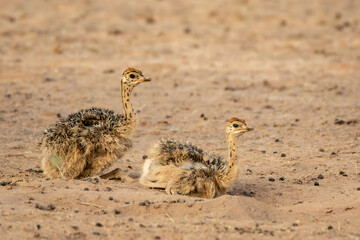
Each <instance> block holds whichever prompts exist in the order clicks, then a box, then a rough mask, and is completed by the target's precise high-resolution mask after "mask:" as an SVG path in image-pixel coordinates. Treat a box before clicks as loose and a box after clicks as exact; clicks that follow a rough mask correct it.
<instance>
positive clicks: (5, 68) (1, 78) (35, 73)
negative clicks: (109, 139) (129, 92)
mask: <svg viewBox="0 0 360 240" xmlns="http://www.w3.org/2000/svg"><path fill="white" fill-rule="evenodd" d="M128 66H133V67H137V68H140V69H141V70H143V72H144V73H145V74H146V75H148V76H151V77H152V78H153V81H152V82H151V83H149V84H143V85H141V86H139V87H137V88H136V89H135V90H134V95H133V105H134V107H135V108H136V109H137V110H138V119H139V120H138V128H137V130H136V132H135V133H134V134H133V137H132V139H133V141H134V148H133V150H132V151H130V152H128V153H127V154H126V155H125V157H124V158H123V159H120V160H117V162H116V164H115V165H114V166H112V168H111V169H113V168H115V167H120V168H122V169H123V170H125V171H126V172H127V173H128V174H130V175H131V176H133V177H138V176H139V174H140V172H141V167H142V163H143V155H144V154H146V149H147V148H148V147H149V146H150V144H151V143H152V142H154V141H156V140H157V139H159V138H160V137H161V136H164V137H165V136H172V137H174V138H177V139H181V140H190V141H191V142H192V143H193V144H196V145H199V146H200V147H202V148H204V149H207V150H209V151H212V152H214V153H217V154H221V155H224V156H226V155H227V153H226V151H227V148H226V142H225V134H224V127H225V120H226V119H228V118H230V117H233V116H236V117H240V118H244V119H246V120H247V122H248V125H249V126H252V127H254V128H255V131H254V132H252V133H249V134H246V135H244V136H243V137H242V138H241V141H240V142H241V147H240V159H239V162H240V166H239V169H240V174H239V177H238V180H237V182H236V183H235V185H234V187H233V189H232V190H231V191H229V193H228V194H226V195H224V196H221V197H219V198H216V199H212V200H203V199H198V198H191V197H186V196H168V195H166V194H165V193H164V192H163V191H158V190H151V189H146V188H144V187H142V186H141V185H140V184H139V183H122V182H119V181H110V180H99V181H98V182H96V181H92V182H89V181H82V180H49V179H46V177H45V176H44V175H43V174H42V172H41V171H40V170H41V169H40V161H41V153H40V151H39V150H38V149H37V148H36V142H37V140H38V138H39V136H40V134H41V132H42V131H43V130H44V129H45V128H46V127H48V126H49V125H51V124H53V123H54V122H56V121H57V120H58V117H59V116H66V115H67V114H69V113H72V112H75V111H77V110H79V109H82V108H88V107H92V106H98V107H105V108H109V109H113V110H115V111H118V112H121V111H122V109H121V102H120V93H119V91H120V85H119V84H120V76H121V73H122V71H123V70H124V69H125V68H126V67H128ZM0 86H1V92H0V101H1V105H0V135H1V136H0V143H1V144H0V164H1V168H0V182H1V186H0V215H1V217H0V238H1V239H34V238H35V239H194V238H196V239H240V238H242V239H258V238H259V239H260V238H261V239H360V198H359V197H360V170H359V169H360V97H359V93H360V2H359V1H352V0H348V1H345V0H344V1H336V0H333V1H326V0H322V1H320V0H319V1H312V0H303V1H297V0H293V1H280V0H278V1H256V0H238V1H235V0H234V1H232V0H228V1H205V0H202V1H190V0H188V1H164V0H163V1H161V0H159V1H152V0H146V1H141V3H140V1H116V0H104V1H91V0H87V1H85V0H83V1H70V0H67V1H45V0H43V1H41V0H33V1H21V0H12V1H5V0H1V1H0ZM201 116H202V117H201ZM111 169H109V170H111ZM271 180H273V181H271ZM10 181H11V184H9V182H10ZM316 185H318V186H316Z"/></svg>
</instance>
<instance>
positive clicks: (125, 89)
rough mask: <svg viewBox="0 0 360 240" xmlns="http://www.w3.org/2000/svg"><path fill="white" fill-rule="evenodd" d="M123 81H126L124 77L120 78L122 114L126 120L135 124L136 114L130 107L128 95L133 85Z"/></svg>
mask: <svg viewBox="0 0 360 240" xmlns="http://www.w3.org/2000/svg"><path fill="white" fill-rule="evenodd" d="M124 81H126V80H125V79H124V78H122V79H121V99H122V103H123V107H124V116H125V119H126V120H127V122H129V124H135V122H136V115H135V111H134V109H133V108H132V105H131V102H130V96H131V92H132V90H133V88H134V86H131V85H128V84H125V83H124Z"/></svg>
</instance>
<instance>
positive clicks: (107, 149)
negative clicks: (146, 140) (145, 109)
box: [39, 68, 150, 178]
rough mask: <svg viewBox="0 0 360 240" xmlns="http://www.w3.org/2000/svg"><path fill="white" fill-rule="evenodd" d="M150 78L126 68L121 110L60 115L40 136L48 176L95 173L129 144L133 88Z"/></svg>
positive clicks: (91, 110)
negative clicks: (116, 112)
mask: <svg viewBox="0 0 360 240" xmlns="http://www.w3.org/2000/svg"><path fill="white" fill-rule="evenodd" d="M146 81H150V79H149V78H145V77H144V76H143V74H142V72H141V71H139V70H137V69H134V68H128V69H126V70H125V71H124V73H123V76H122V79H121V96H122V101H123V107H124V114H123V115H120V114H115V113H114V112H113V111H111V110H107V109H102V108H91V109H86V110H81V111H79V112H77V113H74V114H71V115H69V116H68V117H66V118H63V119H61V120H60V121H59V122H58V123H56V124H55V125H53V126H51V127H50V128H48V129H47V130H45V131H44V132H43V134H42V138H41V140H40V143H39V145H40V147H41V149H42V150H43V153H44V158H43V160H42V168H43V170H44V173H45V175H47V176H49V177H51V178H83V177H90V176H93V175H95V174H98V173H99V172H100V171H102V170H103V169H105V168H106V167H108V166H109V165H110V164H111V163H113V161H114V160H115V159H117V158H120V157H122V156H123V155H124V153H125V152H126V151H127V150H128V149H130V148H131V146H132V143H131V141H130V139H129V138H128V136H129V135H130V133H131V132H132V131H133V130H134V128H135V123H136V117H135V112H134V110H133V109H132V106H131V103H130V95H131V92H132V90H133V88H134V87H135V86H136V85H138V84H139V83H141V82H146Z"/></svg>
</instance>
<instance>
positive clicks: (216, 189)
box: [140, 117, 253, 198]
mask: <svg viewBox="0 0 360 240" xmlns="http://www.w3.org/2000/svg"><path fill="white" fill-rule="evenodd" d="M252 130H253V129H252V128H249V127H247V124H246V122H245V120H242V119H239V118H235V117H234V118H231V119H230V120H228V121H227V123H226V130H225V132H226V137H227V141H228V146H229V161H224V160H223V158H222V157H220V156H216V155H213V154H211V153H207V152H205V151H204V150H202V149H200V148H197V147H196V146H193V145H191V144H188V143H178V142H176V141H175V140H172V139H163V140H161V141H159V142H157V143H155V145H154V146H153V147H151V148H150V149H149V158H148V159H147V160H146V161H145V163H144V166H143V173H142V175H141V178H140V183H141V184H143V185H144V186H147V187H151V188H162V189H165V191H166V192H167V193H168V194H181V195H189V196H194V197H202V198H214V197H217V196H220V195H222V194H225V193H226V191H227V190H228V189H229V188H230V187H231V185H232V183H233V182H234V181H235V180H236V177H237V173H238V168H237V140H238V137H239V136H241V135H242V134H244V133H245V132H249V131H252Z"/></svg>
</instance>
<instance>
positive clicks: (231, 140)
mask: <svg viewBox="0 0 360 240" xmlns="http://www.w3.org/2000/svg"><path fill="white" fill-rule="evenodd" d="M227 140H228V145H229V167H230V166H231V167H230V169H231V170H233V171H236V172H237V140H238V137H237V136H234V135H232V134H229V135H228V136H227Z"/></svg>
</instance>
